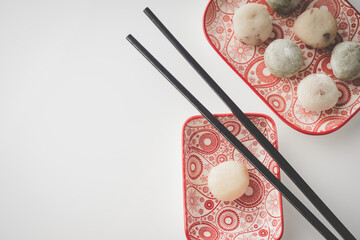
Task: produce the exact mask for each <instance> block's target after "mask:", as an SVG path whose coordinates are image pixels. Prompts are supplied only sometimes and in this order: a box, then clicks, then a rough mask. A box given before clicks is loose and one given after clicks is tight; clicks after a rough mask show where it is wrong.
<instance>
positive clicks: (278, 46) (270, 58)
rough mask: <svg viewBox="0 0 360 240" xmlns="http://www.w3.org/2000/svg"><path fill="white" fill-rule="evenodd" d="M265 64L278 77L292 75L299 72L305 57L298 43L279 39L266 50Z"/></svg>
mask: <svg viewBox="0 0 360 240" xmlns="http://www.w3.org/2000/svg"><path fill="white" fill-rule="evenodd" d="M264 58H265V65H266V67H267V68H268V69H269V71H270V72H271V73H272V74H274V75H275V76H278V77H291V76H293V75H295V74H297V73H298V72H299V70H300V68H301V66H302V65H303V62H304V58H303V55H302V52H301V49H300V47H299V46H298V45H296V43H294V42H292V41H290V40H287V39H277V40H275V41H273V42H272V43H270V45H269V46H268V47H267V48H266V50H265V56H264Z"/></svg>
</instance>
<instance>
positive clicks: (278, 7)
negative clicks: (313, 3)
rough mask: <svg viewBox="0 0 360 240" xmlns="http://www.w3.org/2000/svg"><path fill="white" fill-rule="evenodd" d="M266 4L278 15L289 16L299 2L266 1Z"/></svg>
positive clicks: (299, 0) (285, 0) (297, 0)
mask: <svg viewBox="0 0 360 240" xmlns="http://www.w3.org/2000/svg"><path fill="white" fill-rule="evenodd" d="M266 2H267V4H269V6H270V7H271V8H272V9H273V10H274V11H275V12H277V13H278V14H280V15H283V16H289V15H291V14H292V13H293V12H294V10H295V9H296V7H297V6H298V5H299V3H300V2H301V0H266Z"/></svg>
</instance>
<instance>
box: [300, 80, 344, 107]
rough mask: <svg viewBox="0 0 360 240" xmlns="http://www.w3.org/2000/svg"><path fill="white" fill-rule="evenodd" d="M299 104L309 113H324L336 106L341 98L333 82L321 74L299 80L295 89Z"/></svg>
mask: <svg viewBox="0 0 360 240" xmlns="http://www.w3.org/2000/svg"><path fill="white" fill-rule="evenodd" d="M297 95H298V101H299V103H300V104H301V105H302V106H303V107H304V108H305V109H306V110H309V111H324V110H327V109H330V108H332V107H334V106H335V105H336V103H337V102H338V100H339V97H341V92H340V91H339V90H338V88H337V86H336V83H335V81H334V80H333V79H332V78H330V77H328V76H326V75H323V74H312V75H309V76H307V77H306V78H304V79H303V80H301V82H300V84H299V86H298V89H297Z"/></svg>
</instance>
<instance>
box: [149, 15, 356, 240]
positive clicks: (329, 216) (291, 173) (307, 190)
mask: <svg viewBox="0 0 360 240" xmlns="http://www.w3.org/2000/svg"><path fill="white" fill-rule="evenodd" d="M144 13H145V14H146V15H147V16H148V17H149V18H150V20H151V21H152V22H153V23H154V24H155V25H156V26H157V27H158V28H159V30H160V31H161V32H162V33H163V34H164V35H165V37H166V38H167V39H168V40H169V41H170V42H171V43H172V45H173V46H174V47H175V48H176V49H177V50H178V51H179V52H180V54H181V55H182V56H183V57H184V58H185V59H186V60H187V61H188V63H189V64H190V65H191V66H192V67H193V68H194V69H195V70H196V71H197V72H198V74H199V75H200V76H201V77H202V78H203V79H204V80H205V82H206V83H207V84H208V85H209V86H210V87H211V88H212V89H213V90H214V91H215V93H216V94H217V95H218V96H219V97H220V98H221V99H222V100H223V102H224V103H225V104H226V105H227V106H228V107H229V109H230V110H231V111H232V112H233V114H234V115H235V116H236V117H237V118H238V119H239V121H240V122H241V123H242V124H243V125H244V126H245V127H246V128H247V130H248V131H249V132H250V133H251V134H252V136H254V138H255V139H256V140H257V141H258V142H259V143H260V145H261V146H262V147H263V148H264V149H265V150H266V151H267V152H268V153H269V154H270V156H271V157H272V158H273V159H274V160H275V161H276V162H277V163H278V164H279V166H280V168H281V169H282V170H283V171H284V172H285V173H286V175H287V176H288V177H289V178H290V179H291V180H292V181H293V182H294V184H295V185H296V186H297V187H298V188H299V189H300V190H301V192H302V193H303V194H304V195H305V196H306V197H307V198H308V199H309V200H310V201H311V203H312V204H313V205H314V206H315V207H316V209H317V210H318V211H319V212H320V213H321V214H322V215H323V216H324V217H325V219H326V220H327V221H328V222H329V223H330V224H331V225H332V226H333V227H334V229H335V230H336V231H337V232H338V233H339V234H340V235H341V236H342V237H343V238H344V239H349V240H350V239H355V240H356V238H355V237H354V236H353V235H352V234H351V233H350V231H349V230H348V229H347V228H346V227H345V225H344V224H343V223H342V222H341V221H340V220H339V219H338V218H337V217H336V216H335V214H334V213H333V212H332V211H331V210H330V209H329V208H328V207H327V206H326V204H325V203H324V202H323V201H322V200H321V199H320V198H319V197H318V195H317V194H316V193H315V192H314V191H313V190H312V189H311V187H310V186H309V185H308V184H307V183H306V182H305V180H304V179H303V178H302V177H301V176H300V175H299V174H298V173H297V172H296V170H295V169H294V168H293V167H292V166H291V165H290V164H289V162H288V161H287V160H286V159H285V158H284V157H283V156H282V155H281V154H280V152H279V151H278V150H277V149H276V148H275V147H274V146H273V145H272V144H271V143H270V142H269V140H268V139H267V138H266V137H265V136H264V135H263V134H262V133H261V132H260V131H259V129H258V128H257V127H256V126H255V125H254V124H253V123H252V122H251V121H250V120H249V118H248V117H246V115H245V114H244V113H243V112H242V111H241V109H240V108H239V107H238V106H237V105H236V104H235V103H234V102H233V101H232V100H231V98H230V97H229V96H228V95H227V94H226V93H225V92H224V91H223V90H222V89H221V88H220V86H219V85H218V84H217V83H216V82H215V81H214V80H213V79H212V78H211V77H210V76H209V74H208V73H207V72H206V71H205V70H204V69H203V68H202V67H201V66H200V64H199V63H198V62H197V61H196V60H195V59H194V58H193V57H192V56H191V55H190V54H189V52H188V51H187V50H186V49H185V48H184V47H183V46H182V45H181V43H180V42H179V41H178V40H177V39H176V38H175V37H174V36H173V35H172V34H171V32H170V31H169V30H168V29H167V28H166V27H165V26H164V24H163V23H162V22H161V21H160V20H159V19H158V18H157V17H156V16H155V14H154V13H153V12H152V11H151V10H150V9H149V8H145V10H144Z"/></svg>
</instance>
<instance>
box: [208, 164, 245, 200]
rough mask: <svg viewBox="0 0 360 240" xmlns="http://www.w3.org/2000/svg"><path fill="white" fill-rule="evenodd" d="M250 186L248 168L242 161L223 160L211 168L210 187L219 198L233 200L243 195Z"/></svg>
mask: <svg viewBox="0 0 360 240" xmlns="http://www.w3.org/2000/svg"><path fill="white" fill-rule="evenodd" d="M248 186H249V173H248V169H247V168H246V166H245V165H243V164H242V163H240V162H237V161H227V162H223V163H220V164H219V165H217V166H216V167H213V168H212V169H211V170H210V173H209V176H208V187H209V190H210V192H211V193H212V194H213V195H214V197H215V198H216V199H218V200H221V201H233V200H235V199H237V198H239V197H241V196H242V195H243V194H244V193H245V192H246V190H247V188H248Z"/></svg>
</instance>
